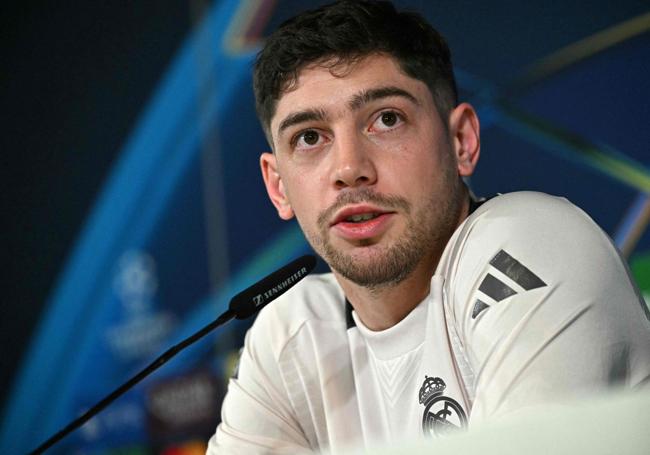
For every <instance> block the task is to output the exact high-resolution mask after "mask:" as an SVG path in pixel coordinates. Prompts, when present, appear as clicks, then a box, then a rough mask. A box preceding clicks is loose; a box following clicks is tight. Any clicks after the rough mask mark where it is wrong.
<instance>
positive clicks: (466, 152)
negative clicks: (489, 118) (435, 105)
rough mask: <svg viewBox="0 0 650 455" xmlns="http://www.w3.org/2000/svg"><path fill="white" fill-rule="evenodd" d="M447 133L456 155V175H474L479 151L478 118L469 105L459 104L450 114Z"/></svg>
mask: <svg viewBox="0 0 650 455" xmlns="http://www.w3.org/2000/svg"><path fill="white" fill-rule="evenodd" d="M449 132H450V135H451V138H452V146H453V147H454V151H455V153H456V160H457V164H458V174H459V175H460V176H461V177H469V176H470V175H472V174H473V173H474V169H475V168H476V163H477V162H478V158H479V155H480V151H481V139H480V125H479V121H478V116H477V115H476V111H475V110H474V108H473V107H472V106H471V105H470V104H468V103H461V104H459V105H458V106H457V107H456V108H455V109H454V110H453V111H452V112H451V115H450V116H449Z"/></svg>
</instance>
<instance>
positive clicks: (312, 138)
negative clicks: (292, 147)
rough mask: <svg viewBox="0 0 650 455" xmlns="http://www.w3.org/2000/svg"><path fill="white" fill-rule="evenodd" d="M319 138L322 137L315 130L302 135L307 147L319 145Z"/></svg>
mask: <svg viewBox="0 0 650 455" xmlns="http://www.w3.org/2000/svg"><path fill="white" fill-rule="evenodd" d="M319 137H320V135H319V134H318V133H317V132H316V131H314V130H310V131H305V132H304V133H303V134H302V140H303V141H304V142H305V144H307V145H316V144H317V143H318V138H319Z"/></svg>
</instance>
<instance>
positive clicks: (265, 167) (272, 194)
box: [260, 153, 294, 220]
mask: <svg viewBox="0 0 650 455" xmlns="http://www.w3.org/2000/svg"><path fill="white" fill-rule="evenodd" d="M260 168H261V169H262V178H263V179H264V185H265V186H266V192H267V193H268V195H269V199H271V202H272V203H273V205H274V206H275V208H276V209H277V211H278V216H279V217H280V218H282V219H283V220H290V219H291V218H293V215H294V214H293V209H292V208H291V204H290V203H289V198H288V197H287V194H286V190H285V188H284V183H283V182H282V177H280V173H279V172H278V169H277V161H276V158H275V155H273V154H272V153H262V156H260Z"/></svg>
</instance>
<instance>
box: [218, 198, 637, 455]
mask: <svg viewBox="0 0 650 455" xmlns="http://www.w3.org/2000/svg"><path fill="white" fill-rule="evenodd" d="M502 251H503V252H505V257H508V258H514V259H515V260H516V261H518V263H519V264H520V265H523V266H525V268H526V269H528V270H529V271H530V272H532V274H534V276H536V277H537V278H538V279H540V280H542V281H543V284H544V285H543V286H541V285H539V283H538V285H537V286H538V287H537V288H533V289H530V287H531V286H529V285H526V282H525V280H524V279H523V278H522V277H521V275H522V267H520V266H513V267H511V270H507V269H506V268H504V267H503V266H501V267H496V266H495V265H493V264H490V262H491V261H492V260H493V259H494V258H495V256H497V255H498V254H499V253H500V252H502ZM503 255H504V253H501V256H500V257H504V256H503ZM509 264H510V265H512V261H510V262H509ZM500 269H501V270H500ZM488 275H491V278H490V277H488ZM495 279H496V280H495ZM490 280H491V282H492V283H495V282H496V283H497V284H499V285H506V286H507V287H508V288H509V289H510V290H511V291H510V292H511V293H512V292H514V293H515V294H514V295H510V296H508V297H505V298H501V297H499V296H498V295H497V297H499V299H495V298H491V297H490V294H491V295H492V296H493V297H494V296H495V295H496V294H495V293H494V292H493V291H488V290H486V288H484V287H483V286H482V285H486V283H488V282H490ZM522 283H523V284H522ZM526 287H528V288H529V290H526ZM479 288H481V289H479ZM497 294H498V293H497ZM477 300H480V301H482V302H483V303H484V304H485V305H487V307H485V309H483V310H482V311H476V308H478V309H480V308H481V306H480V305H479V306H478V307H477ZM643 305H644V303H643V301H642V300H641V298H640V296H639V294H638V291H636V289H635V287H634V285H633V284H632V283H631V281H630V278H629V275H628V272H627V268H626V267H625V265H624V263H623V261H622V260H621V259H620V257H619V255H618V253H617V251H616V249H615V248H614V247H613V246H612V244H611V241H610V240H609V239H608V238H607V236H606V235H605V234H603V233H602V231H601V230H600V229H599V228H598V227H597V226H596V225H595V224H594V222H593V221H592V220H591V219H590V218H589V217H588V216H587V215H586V214H585V213H584V212H582V211H581V210H579V209H577V208H576V207H575V206H573V205H571V204H570V203H568V202H567V201H566V200H564V199H560V198H554V197H550V196H547V195H544V194H541V193H530V192H522V193H512V194H507V195H503V196H499V197H496V198H494V199H492V200H490V201H488V202H486V203H484V204H483V205H482V206H481V207H479V208H478V209H477V210H476V211H475V212H474V213H473V214H472V215H471V216H470V217H469V218H468V219H466V220H465V222H464V223H463V224H462V225H461V226H460V227H459V228H458V229H457V230H456V232H455V233H454V235H453V236H452V238H451V239H450V241H449V243H448V245H447V247H446V248H445V251H444V253H443V256H442V259H441V261H440V263H439V265H438V267H437V270H436V272H435V274H434V276H433V277H432V279H431V290H430V293H429V295H428V296H427V298H426V299H425V300H424V301H422V302H421V303H420V304H419V305H418V306H417V307H416V308H415V309H414V310H413V311H412V312H411V313H410V314H409V315H407V316H406V317H405V318H404V319H403V320H402V321H400V322H399V323H398V324H397V325H395V326H393V327H391V328H389V329H387V330H384V331H381V332H372V331H370V330H369V329H367V328H366V327H364V326H363V324H362V323H361V321H360V320H359V318H358V317H357V316H356V314H355V313H354V312H353V313H352V314H353V317H354V322H355V323H356V326H352V327H351V328H348V327H347V323H346V312H345V296H344V295H343V292H342V290H341V288H340V287H339V286H338V284H337V282H336V280H335V279H334V277H333V275H331V274H326V275H319V276H312V277H308V278H306V279H305V280H304V281H303V282H302V283H300V284H298V285H297V286H295V287H294V288H293V289H292V290H290V291H289V292H287V294H286V295H284V296H282V297H281V298H279V299H278V300H277V301H276V302H274V303H272V304H271V305H269V306H268V307H266V308H265V309H264V310H262V311H261V313H260V314H259V316H258V318H257V320H256V321H255V324H254V325H253V327H252V328H251V330H250V331H249V332H248V334H247V336H246V340H245V346H244V350H243V352H242V356H241V360H240V366H239V372H238V377H237V378H236V379H232V380H231V381H230V384H229V389H228V394H227V396H226V398H225V400H224V403H223V407H222V423H221V424H220V425H219V427H218V428H217V432H216V434H215V435H214V436H213V437H212V439H211V440H210V442H209V447H208V453H209V454H217V453H228V454H230V453H246V454H257V453H260V454H261V453H297V452H300V451H313V450H323V449H326V450H330V451H332V452H333V453H336V452H338V451H340V450H341V449H344V448H348V447H350V446H364V447H376V446H380V445H385V444H393V443H399V442H402V441H403V440H413V439H417V438H421V437H422V436H423V423H422V421H423V415H424V411H425V404H427V403H431V401H425V403H424V404H422V403H420V402H419V392H420V388H421V387H422V385H423V382H424V380H425V376H428V377H430V378H440V379H442V380H443V381H444V383H445V385H446V387H445V388H444V390H443V391H442V392H440V393H438V394H437V395H436V396H439V395H442V396H444V397H445V401H440V402H438V403H437V405H432V407H431V409H430V412H442V414H439V417H440V416H442V417H443V418H444V417H445V414H444V411H441V410H442V409H443V408H442V407H441V406H442V405H443V404H445V403H446V404H447V405H449V403H450V402H449V400H454V401H455V402H456V403H458V405H460V407H461V408H462V411H461V413H462V412H464V413H465V414H467V417H468V420H469V425H470V426H471V425H474V424H476V423H478V422H481V421H485V420H494V419H498V418H499V417H501V416H505V415H508V414H512V413H513V412H516V411H520V410H522V409H524V408H528V407H531V406H536V405H541V404H548V403H562V402H563V401H564V400H565V399H566V398H567V397H569V396H570V397H572V399H575V398H576V397H579V396H580V395H589V394H593V393H596V392H599V391H601V390H603V389H606V388H609V387H611V386H615V385H621V386H625V387H635V386H639V385H641V384H643V383H648V382H650V322H649V321H648V318H647V316H646V313H645V312H644V307H643ZM473 314H474V316H475V317H473ZM431 397H432V396H429V399H430V400H431V399H432V398H431ZM434 401H435V400H434ZM447 409H448V408H447ZM447 415H448V418H449V421H450V422H451V423H452V424H454V425H456V426H461V420H460V417H459V415H458V413H457V412H452V413H451V414H447Z"/></svg>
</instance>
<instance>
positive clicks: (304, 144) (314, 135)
mask: <svg viewBox="0 0 650 455" xmlns="http://www.w3.org/2000/svg"><path fill="white" fill-rule="evenodd" d="M322 140H323V137H322V136H321V134H320V133H319V132H318V131H315V130H306V131H303V132H302V133H299V134H298V135H296V136H295V137H294V139H293V141H292V143H293V146H294V147H297V148H310V147H314V146H317V145H319V144H320V142H322Z"/></svg>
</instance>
